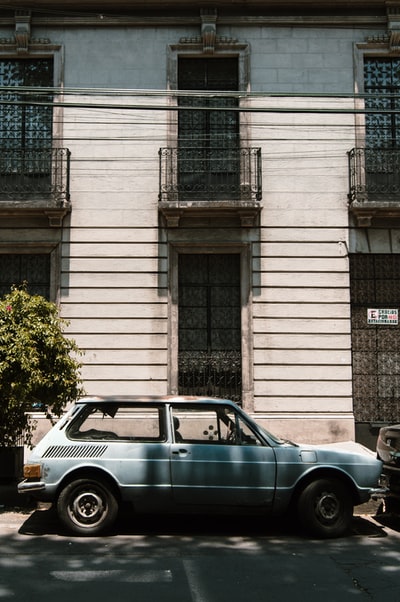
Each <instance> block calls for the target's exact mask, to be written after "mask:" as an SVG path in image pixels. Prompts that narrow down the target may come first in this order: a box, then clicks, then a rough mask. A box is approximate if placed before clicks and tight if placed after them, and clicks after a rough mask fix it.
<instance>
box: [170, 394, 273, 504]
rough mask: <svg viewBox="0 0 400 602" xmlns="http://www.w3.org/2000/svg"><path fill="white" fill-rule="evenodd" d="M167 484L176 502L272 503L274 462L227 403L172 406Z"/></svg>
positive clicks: (268, 450)
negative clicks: (169, 478)
mask: <svg viewBox="0 0 400 602" xmlns="http://www.w3.org/2000/svg"><path fill="white" fill-rule="evenodd" d="M172 424H173V426H174V430H175V441H174V443H173V444H172V445H171V482H172V492H173V498H174V501H175V503H176V504H178V505H179V504H184V505H202V506H204V505H233V506H264V507H269V506H271V505H272V502H273V498H274V493H275V474H276V462H275V453H274V450H273V448H271V447H269V446H267V445H266V444H265V443H264V442H263V441H261V439H260V438H259V437H258V435H257V434H256V433H254V432H253V431H252V430H251V428H250V427H249V425H247V423H246V422H245V421H244V420H243V419H242V417H241V416H240V415H239V414H238V413H236V412H235V411H234V410H233V409H232V407H231V406H226V407H224V406H221V405H218V406H216V407H215V406H212V405H210V406H208V407H205V406H204V405H199V406H190V407H189V406H188V407H186V408H183V407H182V406H179V407H173V408H172Z"/></svg>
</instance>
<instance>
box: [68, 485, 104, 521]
mask: <svg viewBox="0 0 400 602" xmlns="http://www.w3.org/2000/svg"><path fill="white" fill-rule="evenodd" d="M104 510H105V505H104V501H103V499H102V497H101V496H100V495H99V494H98V493H96V492H94V491H85V492H82V493H80V494H79V495H77V496H76V497H75V498H74V499H73V501H72V505H71V512H72V516H73V518H74V519H75V521H76V522H78V523H85V524H88V523H89V524H93V523H96V522H97V521H99V520H100V519H101V517H102V515H103V513H104Z"/></svg>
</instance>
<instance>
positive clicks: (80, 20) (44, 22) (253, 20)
mask: <svg viewBox="0 0 400 602" xmlns="http://www.w3.org/2000/svg"><path fill="white" fill-rule="evenodd" d="M14 22H15V21H14V18H13V17H2V16H1V12H0V26H10V25H14ZM31 23H32V25H34V26H36V27H47V26H49V27H65V26H68V27H88V26H89V27H92V26H96V27H130V26H132V27H155V26H171V25H172V26H197V25H198V24H199V23H200V18H199V16H198V15H187V16H177V15H173V16H162V15H161V16H156V15H154V16H146V15H137V16H136V15H135V16H129V15H127V16H112V15H99V14H96V15H92V16H87V15H86V16H44V15H41V14H40V13H35V12H33V14H32V19H31ZM218 24H219V25H224V26H243V25H249V26H260V25H263V26H267V27H364V28H367V27H374V28H376V27H381V26H386V25H387V17H386V15H381V16H377V15H374V16H365V15H358V16H353V15H352V16H346V15H343V16H340V15H338V16H330V15H328V16H323V15H320V16H318V15H317V16H309V15H308V16H290V15H285V16H274V15H259V16H258V15H241V16H238V15H223V14H220V15H219V16H218Z"/></svg>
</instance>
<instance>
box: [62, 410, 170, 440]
mask: <svg viewBox="0 0 400 602" xmlns="http://www.w3.org/2000/svg"><path fill="white" fill-rule="evenodd" d="M162 417H163V409H162V408H161V407H153V406H152V407H143V406H141V407H138V406H125V405H124V406H118V405H116V404H107V405H104V404H102V405H98V406H87V408H85V410H84V411H83V412H81V413H80V414H79V416H77V418H76V419H75V420H74V421H73V422H72V423H71V424H70V425H69V427H68V431H67V435H68V437H69V438H70V439H78V440H85V441H112V440H121V439H122V440H128V441H164V440H165V439H166V437H165V429H164V426H163V419H162Z"/></svg>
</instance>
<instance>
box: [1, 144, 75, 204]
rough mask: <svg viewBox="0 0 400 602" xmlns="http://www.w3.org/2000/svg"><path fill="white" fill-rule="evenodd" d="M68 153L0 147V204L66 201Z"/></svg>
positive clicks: (63, 150) (63, 149)
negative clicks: (9, 202)
mask: <svg viewBox="0 0 400 602" xmlns="http://www.w3.org/2000/svg"><path fill="white" fill-rule="evenodd" d="M69 174H70V151H69V150H68V149H67V148H53V149H43V148H42V149H34V148H29V149H4V148H1V147H0V204H1V202H7V201H11V202H13V201H29V202H32V204H34V203H43V204H45V205H48V206H53V205H59V203H60V202H63V201H69V196H70V191H69Z"/></svg>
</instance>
